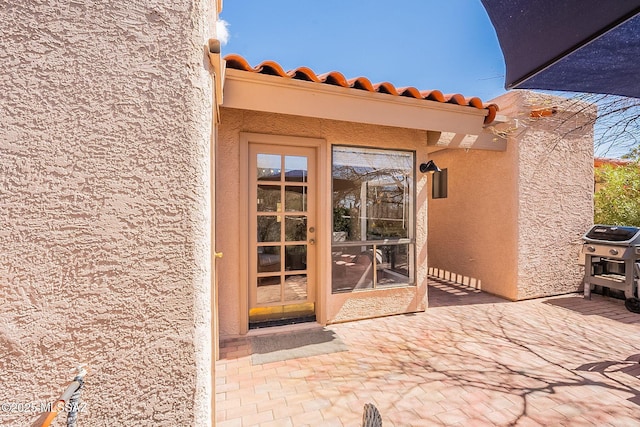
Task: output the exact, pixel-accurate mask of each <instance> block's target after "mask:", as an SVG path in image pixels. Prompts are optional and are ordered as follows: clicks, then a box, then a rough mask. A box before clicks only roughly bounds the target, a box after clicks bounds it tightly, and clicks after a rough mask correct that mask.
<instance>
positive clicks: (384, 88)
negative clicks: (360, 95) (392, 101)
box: [373, 82, 398, 96]
mask: <svg viewBox="0 0 640 427" xmlns="http://www.w3.org/2000/svg"><path fill="white" fill-rule="evenodd" d="M373 88H374V89H375V91H376V92H378V93H388V94H389V95H395V96H398V90H397V89H396V87H395V86H394V85H393V84H391V83H389V82H381V83H376V84H374V85H373Z"/></svg>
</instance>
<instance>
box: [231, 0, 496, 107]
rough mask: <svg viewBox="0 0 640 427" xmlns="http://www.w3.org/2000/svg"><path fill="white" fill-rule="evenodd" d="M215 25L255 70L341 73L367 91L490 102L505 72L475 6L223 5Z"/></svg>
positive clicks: (377, 1)
mask: <svg viewBox="0 0 640 427" xmlns="http://www.w3.org/2000/svg"><path fill="white" fill-rule="evenodd" d="M220 19H222V20H224V21H226V22H227V31H228V33H229V39H228V42H227V44H226V45H224V46H223V48H222V53H223V55H227V54H230V53H237V54H240V55H242V56H244V57H245V58H246V59H247V60H248V61H249V63H250V64H251V65H253V66H256V65H258V64H259V63H260V62H262V61H264V60H274V61H276V62H278V63H279V64H280V65H282V67H283V68H284V69H285V70H289V69H293V68H297V67H300V66H307V67H310V68H311V69H312V70H313V71H315V72H316V73H317V74H322V73H325V72H329V71H339V72H341V73H342V74H344V75H345V77H347V78H353V77H360V76H364V77H367V78H368V79H369V80H371V81H372V82H373V83H378V82H383V81H388V82H391V83H392V84H393V85H394V86H396V87H402V86H414V87H416V88H418V89H420V90H429V89H438V90H441V91H442V92H444V93H461V94H463V95H465V96H478V97H480V98H481V99H482V100H483V101H488V100H490V99H492V98H494V97H496V96H498V95H500V94H502V93H504V92H505V89H504V87H503V85H504V74H505V66H504V59H503V56H502V52H501V50H500V46H499V44H498V40H497V38H496V35H495V31H494V29H493V26H492V25H491V21H490V20H489V18H488V16H487V14H486V12H485V10H484V8H483V6H482V4H481V3H480V0H399V1H396V2H389V1H382V0H366V1H364V0H325V1H322V2H317V1H310V0H295V1H294V0H274V1H265V0H225V1H224V2H223V9H222V13H221V14H220Z"/></svg>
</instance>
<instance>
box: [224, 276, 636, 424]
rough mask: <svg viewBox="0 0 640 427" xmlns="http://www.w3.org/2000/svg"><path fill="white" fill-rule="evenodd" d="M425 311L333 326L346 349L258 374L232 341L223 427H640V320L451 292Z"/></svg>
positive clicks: (447, 287)
mask: <svg viewBox="0 0 640 427" xmlns="http://www.w3.org/2000/svg"><path fill="white" fill-rule="evenodd" d="M429 292H430V294H429V295H430V298H429V302H430V308H429V309H427V311H426V312H424V313H418V314H413V315H401V316H392V317H385V318H379V319H371V320H363V321H358V322H351V323H344V324H339V325H331V326H328V327H327V329H329V330H331V331H333V332H334V333H335V334H336V335H337V336H339V337H340V338H341V339H342V341H343V342H344V343H345V344H346V345H347V346H348V348H349V350H348V351H342V352H336V353H331V354H323V355H320V356H313V357H306V358H299V359H292V360H286V361H279V362H272V363H266V364H261V365H260V364H256V365H253V364H252V362H251V356H250V345H249V342H248V340H247V339H246V338H240V339H234V340H228V341H225V342H223V343H222V348H221V359H220V361H219V362H218V363H217V366H216V377H217V385H216V393H217V402H216V419H217V426H219V427H227V426H243V427H244V426H253V425H259V426H292V427H299V426H314V427H315V426H354V427H355V426H360V424H361V419H362V408H363V406H364V404H365V403H367V402H370V403H373V404H374V405H376V406H377V408H378V409H379V411H380V413H381V415H382V420H383V426H465V427H466V426H512V425H513V426H516V425H517V426H616V427H618V426H640V315H638V314H634V313H630V312H628V311H627V310H626V309H625V307H624V304H623V301H621V300H615V299H610V298H606V297H602V296H600V295H594V296H593V298H592V300H590V301H589V300H584V299H583V298H582V297H581V296H580V295H577V294H571V295H563V296H558V297H552V298H541V299H536V300H529V301H520V302H508V301H504V300H501V299H499V298H496V297H493V296H490V295H487V294H483V293H480V292H477V291H474V290H473V289H470V288H465V287H461V286H458V285H454V284H448V283H445V282H437V281H434V282H433V283H432V285H431V286H430V289H429Z"/></svg>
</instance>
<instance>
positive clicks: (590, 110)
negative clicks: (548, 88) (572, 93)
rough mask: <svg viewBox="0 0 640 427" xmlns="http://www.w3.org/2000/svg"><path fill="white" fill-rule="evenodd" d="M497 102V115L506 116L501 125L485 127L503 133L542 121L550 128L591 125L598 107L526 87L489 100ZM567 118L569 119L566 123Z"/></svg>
mask: <svg viewBox="0 0 640 427" xmlns="http://www.w3.org/2000/svg"><path fill="white" fill-rule="evenodd" d="M491 102H495V103H496V104H498V105H500V114H501V115H503V116H504V117H506V120H505V124H495V125H491V126H488V127H487V128H496V129H501V130H502V131H503V132H504V131H506V133H507V134H510V135H511V134H514V133H517V132H515V131H516V130H517V129H520V130H523V129H524V128H526V127H527V126H528V125H529V124H533V123H538V122H539V121H538V120H537V119H544V120H543V121H542V123H544V125H545V126H546V127H547V128H549V129H552V128H553V126H551V125H553V124H555V125H556V127H557V128H559V127H561V126H564V127H567V126H569V125H573V127H574V128H576V129H578V128H580V127H584V126H593V123H594V122H595V120H596V117H597V114H598V110H597V106H596V105H595V104H592V103H589V102H585V101H584V100H581V99H576V98H567V97H563V96H558V95H551V94H546V93H540V92H534V91H530V90H512V91H509V92H507V93H506V94H504V95H501V96H499V97H498V98H495V99H493V100H491ZM569 120H571V122H569Z"/></svg>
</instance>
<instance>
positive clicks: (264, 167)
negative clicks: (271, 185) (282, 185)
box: [257, 154, 282, 181]
mask: <svg viewBox="0 0 640 427" xmlns="http://www.w3.org/2000/svg"><path fill="white" fill-rule="evenodd" d="M281 168H282V157H281V156H279V155H278V154H258V157H257V169H258V170H257V177H258V180H260V181H280V171H281Z"/></svg>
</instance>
